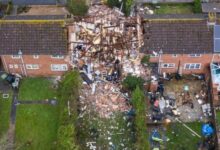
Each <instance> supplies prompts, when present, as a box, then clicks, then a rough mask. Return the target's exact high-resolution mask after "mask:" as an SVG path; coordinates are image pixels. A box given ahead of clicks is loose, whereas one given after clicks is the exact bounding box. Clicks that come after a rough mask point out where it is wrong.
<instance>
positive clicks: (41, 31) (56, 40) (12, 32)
mask: <svg viewBox="0 0 220 150" xmlns="http://www.w3.org/2000/svg"><path fill="white" fill-rule="evenodd" d="M0 37H1V38H0V56H1V61H0V62H1V70H3V71H6V72H9V73H18V74H21V75H23V76H52V75H62V74H63V73H64V72H65V71H67V70H68V68H69V65H68V62H67V61H66V57H67V53H68V49H67V31H66V29H65V26H64V22H63V21H48V20H26V21H22V20H2V21H1V22H0Z"/></svg>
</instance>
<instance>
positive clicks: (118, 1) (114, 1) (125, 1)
mask: <svg viewBox="0 0 220 150" xmlns="http://www.w3.org/2000/svg"><path fill="white" fill-rule="evenodd" d="M107 5H108V6H109V7H111V8H113V7H118V8H121V5H122V6H123V7H122V11H123V13H124V14H125V16H129V15H130V12H131V6H132V5H133V0H107Z"/></svg>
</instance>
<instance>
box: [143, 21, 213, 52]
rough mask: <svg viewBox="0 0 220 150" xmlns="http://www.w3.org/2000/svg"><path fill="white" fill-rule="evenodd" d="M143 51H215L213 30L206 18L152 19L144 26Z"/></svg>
mask: <svg viewBox="0 0 220 150" xmlns="http://www.w3.org/2000/svg"><path fill="white" fill-rule="evenodd" d="M144 29H145V34H144V47H143V49H142V50H143V52H145V53H152V52H153V51H155V52H159V51H160V50H162V51H163V53H164V54H195V53H196V54H197V53H198V54H202V53H212V51H213V32H212V31H211V30H209V29H208V27H207V21H206V20H151V21H149V22H147V23H145V26H144Z"/></svg>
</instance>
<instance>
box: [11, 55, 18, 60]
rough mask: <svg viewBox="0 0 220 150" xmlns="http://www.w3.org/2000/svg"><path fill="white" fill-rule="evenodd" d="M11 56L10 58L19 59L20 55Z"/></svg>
mask: <svg viewBox="0 0 220 150" xmlns="http://www.w3.org/2000/svg"><path fill="white" fill-rule="evenodd" d="M11 58H12V59H19V58H20V55H12V56H11Z"/></svg>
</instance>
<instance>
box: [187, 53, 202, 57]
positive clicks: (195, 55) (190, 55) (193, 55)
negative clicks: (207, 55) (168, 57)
mask: <svg viewBox="0 0 220 150" xmlns="http://www.w3.org/2000/svg"><path fill="white" fill-rule="evenodd" d="M188 56H189V57H201V56H202V55H201V54H189V55H188Z"/></svg>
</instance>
